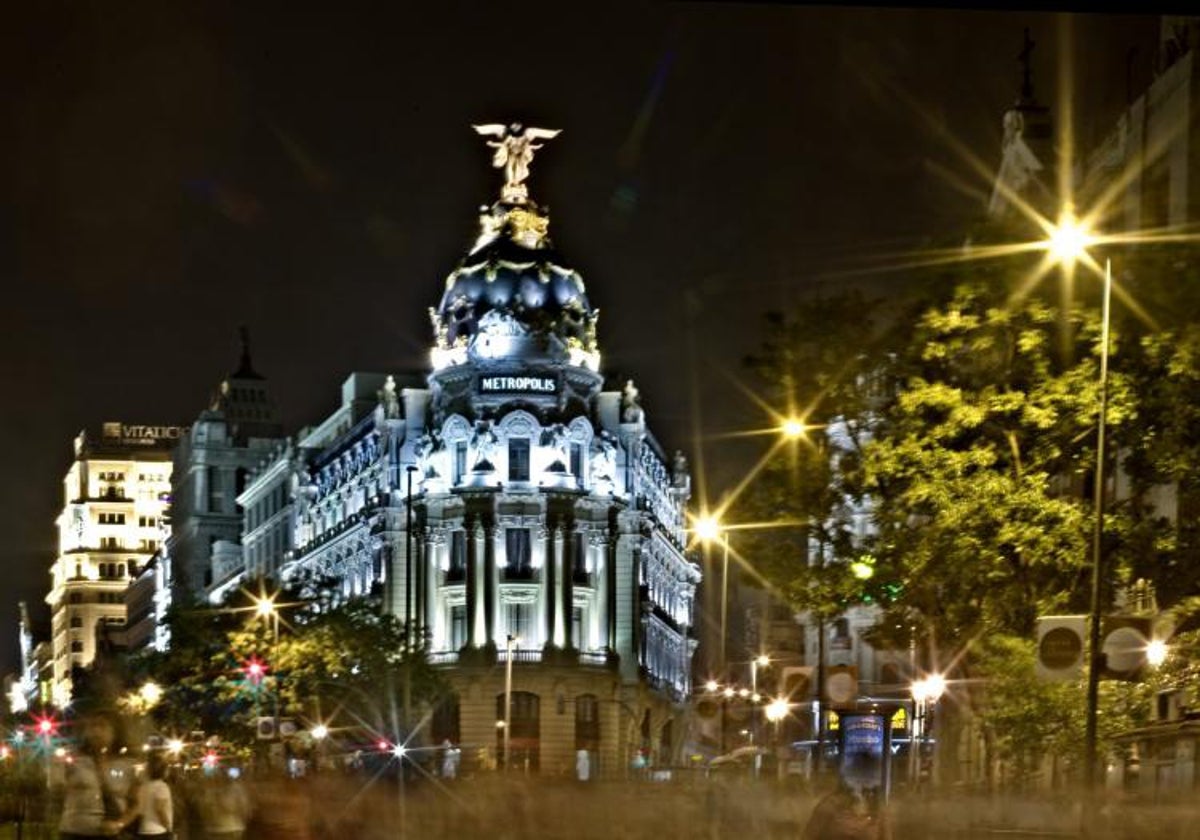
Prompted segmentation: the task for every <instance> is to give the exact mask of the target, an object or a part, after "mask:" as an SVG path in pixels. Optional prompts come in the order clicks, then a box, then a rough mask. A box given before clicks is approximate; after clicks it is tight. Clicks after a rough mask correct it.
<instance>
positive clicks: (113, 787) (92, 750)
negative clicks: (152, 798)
mask: <svg viewBox="0 0 1200 840" xmlns="http://www.w3.org/2000/svg"><path fill="white" fill-rule="evenodd" d="M79 728H80V743H79V751H78V753H77V754H76V755H75V756H73V760H72V761H71V762H69V763H67V764H66V765H65V769H64V777H63V780H62V784H63V804H62V817H61V819H60V820H59V823H58V831H59V835H58V836H59V838H60V840H86V838H96V837H112V836H114V835H116V834H117V833H119V832H120V831H122V830H124V828H125V827H126V826H127V825H129V823H130V822H132V821H133V819H134V818H135V816H136V814H135V809H133V808H130V806H129V793H130V790H131V787H132V775H133V774H132V770H131V769H130V768H129V767H128V766H127V764H126V762H124V761H123V760H121V759H119V758H116V757H115V756H114V755H113V744H114V743H115V741H116V731H117V730H116V722H115V720H114V719H113V718H112V717H111V716H109V715H107V714H105V713H102V712H92V713H90V714H88V715H86V716H84V717H83V718H82V719H81V720H80V722H79Z"/></svg>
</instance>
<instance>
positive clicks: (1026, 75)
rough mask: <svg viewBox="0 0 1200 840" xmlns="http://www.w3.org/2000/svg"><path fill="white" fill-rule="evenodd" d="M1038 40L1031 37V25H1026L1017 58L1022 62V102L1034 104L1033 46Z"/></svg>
mask: <svg viewBox="0 0 1200 840" xmlns="http://www.w3.org/2000/svg"><path fill="white" fill-rule="evenodd" d="M1036 46H1037V41H1035V40H1033V39H1032V38H1030V37H1029V27H1028V26H1026V27H1025V38H1024V41H1023V43H1022V44H1021V52H1020V53H1019V54H1018V55H1017V60H1018V61H1019V62H1021V99H1020V102H1021V103H1030V104H1032V103H1033V101H1034V99H1033V61H1032V59H1033V48H1034V47H1036Z"/></svg>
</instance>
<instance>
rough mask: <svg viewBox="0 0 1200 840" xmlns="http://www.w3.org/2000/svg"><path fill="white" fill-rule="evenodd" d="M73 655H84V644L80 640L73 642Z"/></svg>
mask: <svg viewBox="0 0 1200 840" xmlns="http://www.w3.org/2000/svg"><path fill="white" fill-rule="evenodd" d="M71 653H83V642H80V641H78V640H76V641H74V642H71Z"/></svg>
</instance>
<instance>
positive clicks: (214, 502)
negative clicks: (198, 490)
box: [204, 467, 221, 513]
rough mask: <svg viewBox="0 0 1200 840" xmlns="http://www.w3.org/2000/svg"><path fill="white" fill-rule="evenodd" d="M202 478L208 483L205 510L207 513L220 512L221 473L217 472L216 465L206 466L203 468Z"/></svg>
mask: <svg viewBox="0 0 1200 840" xmlns="http://www.w3.org/2000/svg"><path fill="white" fill-rule="evenodd" d="M204 478H205V482H206V483H207V484H208V508H207V510H208V512H209V513H221V489H220V481H221V474H220V473H219V472H217V468H216V467H208V468H207V469H206V470H205V477H204Z"/></svg>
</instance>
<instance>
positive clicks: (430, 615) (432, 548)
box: [421, 526, 447, 642]
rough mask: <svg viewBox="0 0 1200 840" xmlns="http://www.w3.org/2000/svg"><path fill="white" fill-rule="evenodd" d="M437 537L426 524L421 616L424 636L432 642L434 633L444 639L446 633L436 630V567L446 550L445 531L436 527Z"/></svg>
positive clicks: (438, 613)
mask: <svg viewBox="0 0 1200 840" xmlns="http://www.w3.org/2000/svg"><path fill="white" fill-rule="evenodd" d="M438 531H439V533H438V539H437V541H436V542H435V540H434V537H433V529H432V528H429V527H428V526H426V528H425V534H426V536H425V562H424V564H422V565H423V567H424V569H425V592H424V598H423V601H424V610H423V612H422V613H421V617H422V618H423V619H424V624H423V625H422V626H423V627H424V628H425V634H426V635H425V638H426V639H427V640H428V641H430V642H432V641H433V639H434V637H435V634H436V635H437V637H438V638H441V639H445V638H446V635H447V634H446V633H445V632H444V631H443V632H438V627H439V625H440V624H441V623H442V611H441V609H439V606H440V605H439V604H438V597H437V591H438V567H439V566H440V565H441V559H442V553H443V552H445V551H446V550H447V547H446V536H445V533H446V532H445V531H444V530H442V529H441V528H439V529H438Z"/></svg>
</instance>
